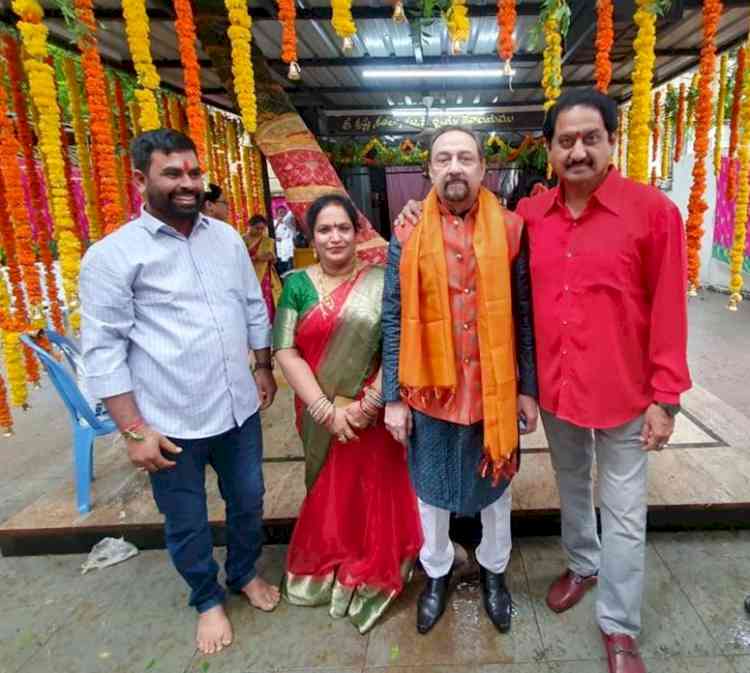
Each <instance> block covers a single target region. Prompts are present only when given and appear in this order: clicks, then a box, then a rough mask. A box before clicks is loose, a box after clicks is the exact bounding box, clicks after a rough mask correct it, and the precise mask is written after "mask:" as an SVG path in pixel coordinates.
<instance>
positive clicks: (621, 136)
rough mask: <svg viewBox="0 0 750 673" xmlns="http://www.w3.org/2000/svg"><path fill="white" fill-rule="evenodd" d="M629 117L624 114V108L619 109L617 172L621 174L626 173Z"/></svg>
mask: <svg viewBox="0 0 750 673" xmlns="http://www.w3.org/2000/svg"><path fill="white" fill-rule="evenodd" d="M627 118H628V117H627V115H626V114H625V113H624V112H623V109H622V108H618V109H617V170H618V171H620V173H625V167H624V166H623V162H624V158H623V156H624V149H625V148H624V145H625V138H626V137H627V134H626V132H625V123H626V120H627Z"/></svg>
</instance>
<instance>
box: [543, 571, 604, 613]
mask: <svg viewBox="0 0 750 673" xmlns="http://www.w3.org/2000/svg"><path fill="white" fill-rule="evenodd" d="M596 580H597V578H596V575H590V576H589V577H581V576H580V575H576V574H575V573H574V572H573V571H572V570H566V571H565V572H564V573H563V574H562V575H560V577H558V578H557V579H556V580H555V581H554V582H553V583H552V586H551V587H550V588H549V591H548V592H547V605H548V606H549V609H550V610H552V611H553V612H565V610H567V609H568V608H572V607H573V606H574V605H575V604H576V603H578V601H580V600H581V599H582V598H583V594H585V593H586V592H587V591H588V590H589V589H590V588H591V587H593V586H594V585H596Z"/></svg>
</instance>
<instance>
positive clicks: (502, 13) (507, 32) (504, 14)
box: [497, 0, 516, 63]
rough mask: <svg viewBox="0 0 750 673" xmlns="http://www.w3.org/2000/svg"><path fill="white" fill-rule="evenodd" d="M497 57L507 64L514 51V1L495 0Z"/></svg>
mask: <svg viewBox="0 0 750 673" xmlns="http://www.w3.org/2000/svg"><path fill="white" fill-rule="evenodd" d="M497 25H498V28H499V29H500V32H499V33H498V36H497V55H498V56H499V57H500V58H501V59H502V60H503V61H505V62H506V63H509V62H510V60H511V59H512V58H513V54H514V53H515V51H516V41H515V39H514V37H513V31H514V30H515V29H516V0H497Z"/></svg>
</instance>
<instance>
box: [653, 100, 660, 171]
mask: <svg viewBox="0 0 750 673" xmlns="http://www.w3.org/2000/svg"><path fill="white" fill-rule="evenodd" d="M660 117H661V91H657V92H655V93H654V114H653V119H652V122H651V124H652V131H651V161H656V157H657V156H659V118H660Z"/></svg>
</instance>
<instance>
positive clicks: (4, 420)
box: [0, 376, 13, 437]
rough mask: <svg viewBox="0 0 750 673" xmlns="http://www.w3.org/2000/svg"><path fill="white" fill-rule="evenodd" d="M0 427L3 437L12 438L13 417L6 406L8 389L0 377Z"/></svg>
mask: <svg viewBox="0 0 750 673" xmlns="http://www.w3.org/2000/svg"><path fill="white" fill-rule="evenodd" d="M0 427H2V429H3V437H12V436H13V416H12V415H11V413H10V407H9V406H8V389H7V388H6V386H5V379H4V378H3V377H2V376H0Z"/></svg>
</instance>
